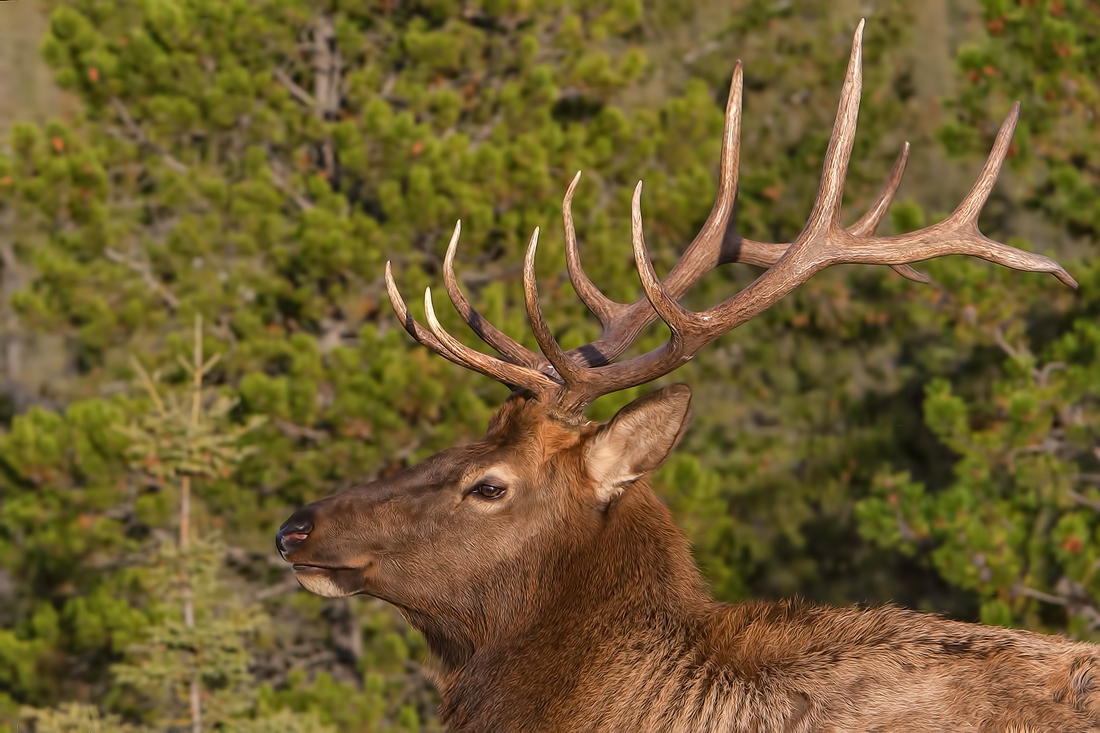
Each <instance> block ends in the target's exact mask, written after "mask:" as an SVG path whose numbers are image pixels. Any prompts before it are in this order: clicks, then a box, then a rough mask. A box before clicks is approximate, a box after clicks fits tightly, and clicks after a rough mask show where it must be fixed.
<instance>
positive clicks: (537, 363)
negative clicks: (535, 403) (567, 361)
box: [443, 219, 546, 371]
mask: <svg viewBox="0 0 1100 733" xmlns="http://www.w3.org/2000/svg"><path fill="white" fill-rule="evenodd" d="M461 233H462V220H461V219H459V220H458V222H456V223H455V230H454V233H453V234H452V235H451V241H450V242H449V243H448V244H447V254H446V256H445V257H444V258H443V286H444V287H445V288H446V289H447V297H449V298H450V299H451V304H452V305H454V307H455V310H457V311H458V314H459V315H460V316H462V320H464V321H465V322H466V325H467V326H469V327H470V329H471V330H472V331H473V332H474V333H476V334H477V335H478V336H479V337H480V338H481V340H482V341H484V342H485V343H487V344H489V345H490V346H492V347H493V348H494V349H496V351H497V353H499V354H500V355H501V356H503V357H504V358H505V359H508V360H509V361H511V362H512V363H514V364H520V365H522V366H525V367H529V368H531V369H537V370H540V371H541V370H542V368H543V367H544V366H545V365H546V360H545V359H542V358H541V357H540V356H539V355H538V354H536V353H534V352H533V351H530V350H529V349H526V348H524V347H523V346H522V345H521V344H519V343H518V342H516V341H515V340H514V339H512V337H511V336H508V335H507V334H505V333H504V332H502V331H501V330H500V329H498V328H497V327H496V326H494V325H493V324H492V323H490V322H489V321H487V320H485V318H484V317H482V315H481V314H480V313H478V312H477V310H476V309H475V308H474V307H473V306H472V305H470V301H469V300H467V299H466V295H465V294H464V293H463V292H462V288H461V287H460V286H459V284H458V278H457V277H456V276H455V253H456V252H457V251H458V238H459V235H460V234H461Z"/></svg>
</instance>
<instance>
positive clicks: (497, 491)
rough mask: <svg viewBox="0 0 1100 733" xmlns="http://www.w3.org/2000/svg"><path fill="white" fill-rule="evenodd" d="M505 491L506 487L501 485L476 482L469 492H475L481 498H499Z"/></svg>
mask: <svg viewBox="0 0 1100 733" xmlns="http://www.w3.org/2000/svg"><path fill="white" fill-rule="evenodd" d="M505 491H506V489H505V488H504V487H503V486H494V485H493V484H478V485H477V486H475V487H474V488H472V489H470V493H471V494H477V495H478V496H480V497H481V498H482V499H499V498H500V497H502V496H504V492H505Z"/></svg>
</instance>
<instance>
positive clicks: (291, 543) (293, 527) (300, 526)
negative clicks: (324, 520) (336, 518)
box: [275, 516, 313, 554]
mask: <svg viewBox="0 0 1100 733" xmlns="http://www.w3.org/2000/svg"><path fill="white" fill-rule="evenodd" d="M312 531H313V522H311V521H310V520H309V519H306V518H305V517H297V516H293V517H291V518H290V519H288V520H286V521H285V522H283V526H282V527H279V531H278V532H276V533H275V547H276V548H278V550H279V552H280V553H283V554H286V553H288V552H294V551H295V550H297V549H298V548H299V547H300V546H301V544H302V543H303V542H305V541H306V539H307V538H308V537H309V533H310V532H312Z"/></svg>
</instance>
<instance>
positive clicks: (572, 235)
mask: <svg viewBox="0 0 1100 733" xmlns="http://www.w3.org/2000/svg"><path fill="white" fill-rule="evenodd" d="M580 180H581V172H580V171H577V175H575V176H573V180H572V181H570V183H569V188H568V190H566V192H565V198H564V199H562V202H561V218H562V224H563V226H564V228H565V267H566V269H567V270H568V271H569V280H570V281H571V282H572V283H573V289H574V290H575V291H576V292H577V297H579V298H580V299H581V302H582V303H584V306H585V307H586V308H588V310H589V312H590V313H592V315H594V316H596V318H597V319H599V321H600V324H601V325H603V327H604V331H605V332H606V331H607V329H609V328H611V326H612V325H613V324H614V323H615V322H616V321H617V320H618V319H620V318H621V317H622V316H623V312H624V311H626V310H627V309H628V308H629V306H628V305H626V304H624V303H616V302H615V301H613V300H611V299H610V298H608V297H607V296H606V295H604V294H603V293H602V292H600V289H599V288H597V287H596V286H595V285H594V284H593V283H592V281H591V280H590V279H589V277H588V275H587V274H586V273H585V271H584V268H583V267H582V266H581V256H580V252H578V251H577V229H576V227H574V226H573V194H574V193H576V191H577V184H578V183H580Z"/></svg>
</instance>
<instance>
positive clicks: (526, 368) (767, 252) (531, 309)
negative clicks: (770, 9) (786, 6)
mask: <svg viewBox="0 0 1100 733" xmlns="http://www.w3.org/2000/svg"><path fill="white" fill-rule="evenodd" d="M863 26H864V21H860V23H859V26H858V28H856V33H855V38H854V39H853V41H852V54H851V57H850V58H849V61H848V71H847V73H846V74H845V78H844V86H843V89H842V91H841V96H840V106H839V109H838V111H837V116H836V121H835V123H834V125H833V134H832V137H831V138H830V139H829V147H828V149H827V151H826V153H825V162H824V165H823V167H822V173H821V183H820V186H819V188H818V194H817V199H816V200H815V202H814V206H813V210H812V211H811V213H810V217H809V220H808V221H807V222H806V226H805V227H804V228H803V230H802V233H801V234H799V235H798V238H797V239H795V240H794V242H792V243H791V244H789V245H788V244H769V243H764V242H754V241H752V240H749V239H745V238H743V237H741V236H740V235H739V234H737V232H736V230H735V229H734V226H733V214H734V208H735V207H734V204H735V198H736V192H737V170H738V163H739V158H740V127H741V98H742V70H741V63H740V62H738V63H737V66H736V68H735V70H734V74H733V81H732V83H731V88H730V97H729V102H728V103H727V105H726V124H725V133H724V140H723V146H722V164H721V174H720V179H719V185H718V196H717V197H716V200H715V204H714V208H713V209H712V211H711V213H710V216H709V217H708V218H707V221H706V223H705V224H704V225H703V228H702V229H701V230H700V232H699V234H698V235H697V236H696V237H695V240H694V241H693V242H692V243H691V246H689V247H688V249H687V250H686V251H685V252H684V255H683V257H681V259H680V260H679V262H677V263H676V265H675V266H674V267H673V268H672V270H671V271H670V272H669V274H668V276H667V277H666V278H665V280H664V281H663V282H662V281H661V280H660V279H658V277H657V274H656V272H655V271H654V269H653V264H652V263H651V262H650V260H649V256H648V254H647V252H646V246H645V239H644V237H643V235H642V213H641V193H642V184H641V182H639V183H638V185H637V187H636V188H635V189H634V197H633V201H632V204H631V231H632V240H633V246H634V258H635V262H636V264H637V267H638V274H639V277H640V278H641V282H642V288H643V290H644V291H645V299H639V300H638V301H635V302H634V303H631V304H629V305H627V304H624V303H616V302H614V301H612V300H609V299H608V298H607V297H606V296H604V295H603V293H601V292H600V291H599V289H597V288H596V286H595V285H593V284H592V282H591V281H590V280H589V279H588V277H587V276H586V275H585V273H584V270H583V269H582V268H581V264H580V257H579V254H578V252H577V239H576V232H575V230H574V228H573V218H572V212H571V203H572V199H573V193H574V191H575V190H576V186H577V182H578V181H579V180H580V174H579V173H578V174H577V176H576V177H574V179H573V182H572V183H571V184H570V185H569V190H568V191H567V192H566V195H565V200H564V202H563V204H562V216H563V219H564V223H565V245H566V265H567V267H568V270H569V277H570V279H571V280H572V282H573V286H574V288H575V289H576V291H577V294H578V296H579V297H580V298H581V300H582V301H583V302H584V304H585V305H586V306H587V307H588V309H589V310H590V311H591V312H592V313H593V314H594V315H595V316H596V317H597V318H598V319H599V320H600V323H601V324H602V325H603V335H601V336H600V338H599V339H597V340H596V341H594V342H592V343H591V344H587V345H585V346H581V347H579V348H577V349H573V350H571V351H568V352H567V351H564V350H563V349H562V348H561V346H560V345H559V344H558V343H557V341H556V340H555V339H554V337H553V335H552V334H551V332H550V328H549V326H548V325H547V323H546V320H545V318H544V317H543V315H542V310H541V309H540V307H539V302H538V292H537V286H536V282H535V250H536V247H537V244H538V234H539V230H538V229H537V228H536V229H535V232H534V234H533V235H532V237H531V241H530V243H529V245H528V247H527V256H526V258H525V260H524V268H523V286H524V300H525V303H526V306H527V314H528V317H529V319H530V321H531V328H532V330H533V332H534V335H535V340H536V341H537V342H538V345H539V349H540V350H541V351H542V355H541V356H540V355H538V354H535V353H534V352H532V351H530V350H528V349H527V348H525V347H523V346H522V345H520V344H519V343H517V342H516V341H515V340H513V339H512V338H510V337H508V336H507V335H505V334H504V333H502V332H501V331H499V330H497V329H496V328H495V327H493V326H492V324H490V323H488V322H487V321H485V319H484V318H482V317H481V315H480V314H479V313H478V312H477V311H476V310H475V309H474V308H473V307H472V306H471V305H470V303H469V301H467V300H466V298H465V296H464V295H463V294H462V291H461V290H460V289H459V287H458V283H457V280H456V278H455V275H454V254H455V250H456V248H457V244H458V236H459V232H460V225H456V227H455V231H454V234H453V235H452V236H451V241H450V244H449V246H448V248H447V257H446V260H445V261H444V283H445V285H446V288H447V293H448V295H450V297H451V301H452V302H453V303H454V305H455V308H456V309H457V310H458V312H459V314H460V315H461V316H462V317H463V319H464V320H465V321H466V323H467V324H469V326H470V327H471V328H472V329H473V330H474V331H475V332H476V333H477V334H478V336H480V337H481V338H482V339H483V340H484V341H485V342H486V343H488V344H489V345H490V346H492V347H493V348H494V349H496V350H497V352H499V353H500V354H501V356H502V357H504V358H503V359H499V358H496V357H493V356H489V355H487V354H483V353H481V352H478V351H475V350H473V349H471V348H469V347H467V346H465V345H464V344H462V343H461V342H459V341H458V340H457V339H455V338H454V337H453V336H451V335H450V334H448V333H447V332H446V331H445V330H444V329H443V327H442V326H440V325H439V321H438V320H437V319H436V316H435V311H434V310H433V309H432V300H431V292H430V290H429V291H426V292H425V294H424V308H425V311H426V313H427V318H428V327H429V329H430V330H428V331H426V330H425V329H424V328H423V327H422V326H420V324H418V323H417V322H416V321H415V320H414V319H413V318H412V316H411V315H410V314H409V312H408V309H407V308H406V307H405V303H404V301H403V300H402V298H401V295H400V293H399V292H398V291H397V286H396V285H395V284H394V281H393V275H392V273H391V271H390V265H389V263H388V262H387V263H386V287H387V290H388V291H389V295H390V301H391V303H392V304H393V307H394V310H395V311H396V312H397V315H398V317H399V318H400V319H401V321H402V325H404V327H405V329H406V330H407V331H408V332H409V333H410V334H411V335H412V336H413V337H414V338H415V339H416V340H418V341H420V342H421V343H422V344H424V345H425V346H427V347H429V348H431V349H432V350H434V351H436V352H438V353H439V354H441V355H443V356H444V357H446V358H448V359H450V360H451V361H453V362H455V363H457V364H460V365H462V366H465V367H467V368H469V369H473V370H475V371H478V372H480V373H482V374H485V375H487V376H490V377H493V378H494V379H496V380H498V381H501V382H504V383H505V384H507V385H509V386H512V387H518V388H523V389H527V390H530V391H531V392H533V393H535V394H536V395H537V396H538V397H539V398H540V399H542V400H544V401H547V402H550V403H552V404H554V405H555V406H556V407H557V408H558V409H559V410H560V411H561V412H562V413H564V414H567V415H574V416H575V415H579V414H581V413H582V412H583V411H584V408H585V407H586V406H587V405H588V404H590V403H591V402H592V401H593V400H594V399H596V398H597V397H599V396H601V395H604V394H608V393H610V392H615V391H618V390H622V389H627V388H629V387H633V386H637V385H640V384H645V383H646V382H650V381H652V380H654V379H657V378H659V377H661V376H663V375H665V374H668V373H669V372H671V371H673V370H674V369H676V368H677V367H679V366H680V365H682V364H684V363H685V362H687V361H688V360H690V359H691V358H692V357H693V356H694V355H695V354H696V353H698V352H699V350H700V349H702V348H703V347H704V346H706V345H707V344H709V343H710V342H711V341H713V340H715V339H716V338H718V337H719V336H721V335H723V334H725V333H727V332H729V331H731V330H732V329H734V328H736V327H737V326H739V325H741V324H742V323H745V322H746V321H748V320H749V319H751V318H753V317H754V316H756V315H758V314H759V313H761V312H763V311H764V310H766V309H767V308H769V307H771V306H772V305H774V304H775V303H776V302H777V301H778V300H779V299H781V298H782V297H783V296H785V295H787V294H788V293H790V292H791V291H792V290H794V289H795V288H797V287H798V286H799V285H801V284H802V283H804V282H806V281H807V280H809V279H810V278H811V277H812V276H813V275H815V274H816V273H818V272H820V271H821V270H823V269H825V268H827V267H830V266H832V265H839V264H876V265H889V266H891V267H893V268H894V269H895V270H896V271H898V272H899V273H900V274H901V275H903V276H905V277H907V278H909V279H911V280H915V281H917V282H928V280H927V278H926V277H924V276H923V275H921V274H920V273H918V272H916V271H915V270H913V269H912V268H910V267H909V266H908V264H907V263H910V262H919V261H921V260H926V259H930V258H932V257H941V256H944V255H952V254H962V255H970V256H973V257H980V258H982V259H985V260H989V261H990V262H994V263H996V264H999V265H1004V266H1005V267H1011V268H1014V269H1017V270H1025V271H1029V272H1049V273H1051V274H1053V275H1054V276H1055V277H1057V278H1058V279H1059V280H1061V281H1062V282H1063V283H1065V284H1066V285H1069V286H1070V287H1077V282H1076V281H1075V280H1074V279H1073V278H1072V277H1071V276H1070V275H1069V273H1067V272H1066V271H1065V270H1064V269H1063V268H1062V267H1061V265H1059V264H1058V263H1057V262H1055V261H1054V260H1052V259H1050V258H1049V257H1044V256H1042V255H1038V254H1032V253H1029V252H1024V251H1022V250H1019V249H1016V248H1014V247H1009V246H1008V245H1005V244H1001V243H999V242H995V241H993V240H991V239H988V238H986V237H985V236H983V235H982V234H981V233H980V232H979V231H978V226H977V221H978V215H979V213H980V212H981V210H982V207H983V206H984V205H985V202H986V200H987V199H988V197H989V193H990V191H991V190H992V188H993V184H994V182H995V181H996V180H997V174H998V173H999V172H1000V170H1001V165H1002V163H1003V162H1004V158H1005V155H1006V154H1007V153H1008V147H1009V142H1010V140H1011V138H1012V133H1013V130H1014V129H1015V127H1016V121H1017V119H1018V117H1019V111H1020V105H1019V103H1018V102H1017V103H1016V104H1014V105H1013V106H1012V110H1011V111H1010V112H1009V114H1008V117H1007V118H1006V119H1005V121H1004V123H1003V124H1002V125H1001V129H1000V131H999V132H998V133H997V139H996V141H995V142H994V144H993V150H992V151H991V152H990V154H989V158H988V159H987V160H986V163H985V167H984V168H983V169H982V172H981V174H980V175H979V176H978V180H977V181H976V182H975V184H974V186H973V187H972V188H971V189H970V192H969V193H968V194H967V195H966V197H965V198H964V199H963V201H962V203H961V204H959V206H958V208H956V209H955V211H954V212H953V213H952V214H951V216H949V217H948V218H947V219H945V220H943V221H941V222H939V223H937V224H933V225H931V226H928V227H925V228H924V229H919V230H917V231H915V232H909V233H906V234H899V235H895V236H892V237H876V236H874V231H875V229H876V228H877V226H878V224H879V222H880V221H881V220H882V217H883V216H884V215H885V213H886V210H887V209H888V208H889V205H890V203H891V201H892V200H893V197H894V194H895V193H896V192H897V189H898V186H899V184H900V183H901V177H902V174H903V173H904V171H905V164H906V161H907V160H908V156H909V145H908V143H906V144H905V146H904V147H903V148H902V151H901V153H900V154H899V155H898V159H897V161H896V162H895V164H894V169H893V171H892V172H891V173H890V177H889V178H888V179H887V181H886V183H885V185H884V186H883V188H882V191H881V192H880V193H879V195H878V198H877V199H876V200H875V201H874V203H872V205H871V207H870V209H869V210H868V211H867V213H866V214H864V215H863V217H861V218H860V220H859V221H857V222H856V223H855V224H854V225H853V226H851V227H850V228H848V229H845V228H844V227H843V226H841V223H840V206H841V199H842V198H843V191H844V179H845V175H846V174H847V171H848V163H849V160H850V158H851V154H852V145H853V143H854V140H855V132H856V117H857V115H858V111H859V99H860V92H861V89H862V85H863V80H862V41H863ZM732 262H746V263H749V264H754V265H762V266H767V267H769V269H768V270H767V271H765V272H764V273H763V274H762V275H760V277H758V278H757V279H756V280H755V281H754V282H753V283H752V284H751V285H749V286H748V287H747V288H745V289H744V290H742V291H741V292H740V293H738V294H736V295H734V296H733V297H731V298H730V299H729V300H727V301H726V302H724V303H722V304H720V305H717V306H715V307H714V308H711V309H710V310H707V311H703V312H702V313H694V312H691V311H689V310H686V309H685V308H683V307H682V306H681V305H680V304H679V302H678V299H679V298H680V296H682V295H683V294H684V293H686V292H687V291H688V290H689V289H690V288H691V287H692V286H693V285H695V283H697V282H698V281H699V280H700V279H701V278H702V276H703V275H704V274H706V273H707V272H708V271H709V270H711V269H712V268H714V267H715V266H717V265H720V264H727V263H732ZM657 316H660V318H661V319H662V320H663V321H664V322H665V323H667V324H668V326H669V329H670V331H671V334H672V335H671V338H670V339H669V341H668V342H667V343H666V344H664V345H663V346H660V347H658V348H656V349H654V350H653V351H650V352H648V353H646V354H643V355H641V356H637V357H634V358H632V359H628V360H626V361H622V362H617V363H611V362H612V361H613V360H614V359H615V358H617V357H618V356H620V355H621V354H622V353H623V352H624V351H625V350H626V349H627V348H628V347H629V346H630V344H631V343H633V341H634V340H635V339H636V338H637V336H638V334H639V333H641V331H642V329H643V328H645V327H646V326H647V325H648V324H649V323H652V322H653V320H654V319H655V318H656V317H657Z"/></svg>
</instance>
